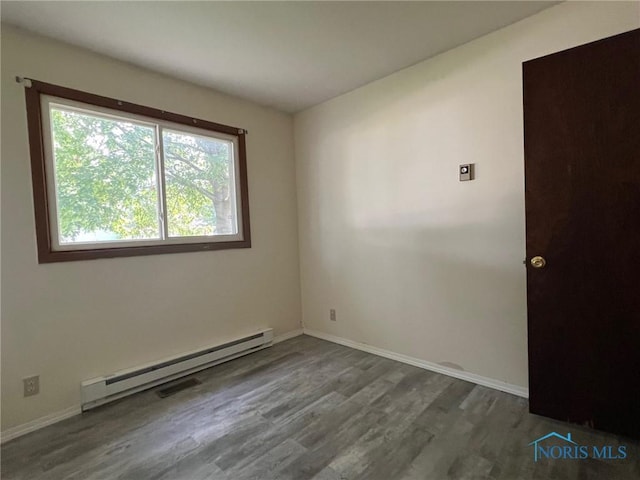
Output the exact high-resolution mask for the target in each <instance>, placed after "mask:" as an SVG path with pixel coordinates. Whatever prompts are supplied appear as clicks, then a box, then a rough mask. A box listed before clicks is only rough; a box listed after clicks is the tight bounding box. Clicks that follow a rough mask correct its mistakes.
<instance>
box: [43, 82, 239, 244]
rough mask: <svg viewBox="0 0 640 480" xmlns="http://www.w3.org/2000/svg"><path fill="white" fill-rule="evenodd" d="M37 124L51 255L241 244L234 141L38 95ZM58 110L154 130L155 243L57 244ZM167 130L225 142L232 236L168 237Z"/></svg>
mask: <svg viewBox="0 0 640 480" xmlns="http://www.w3.org/2000/svg"><path fill="white" fill-rule="evenodd" d="M40 102H41V112H42V116H41V122H42V135H43V147H44V159H45V169H46V183H47V196H48V205H49V226H50V240H51V249H52V250H53V251H61V252H62V251H76V250H95V249H108V248H114V249H117V248H122V247H144V246H154V245H183V244H191V243H193V244H196V243H216V242H230V241H242V240H244V232H243V225H244V222H243V218H242V214H243V209H242V198H241V195H240V194H239V193H240V192H241V184H240V175H239V174H238V172H239V171H240V159H239V151H240V148H239V145H238V137H237V136H233V135H228V134H225V133H222V132H212V131H211V130H205V129H201V128H198V127H192V126H189V125H184V124H180V123H175V122H170V121H166V120H162V119H157V118H151V117H146V116H143V115H136V114H133V113H129V112H124V111H120V110H113V109H109V108H105V107H100V106H96V105H92V104H88V103H83V102H79V101H75V100H70V99H66V98H61V97H56V96H52V95H41V97H40ZM52 106H56V107H60V108H61V109H63V110H68V111H77V112H79V113H86V114H88V115H93V116H96V117H101V118H106V119H110V120H124V121H127V122H131V123H134V124H138V125H142V126H146V127H151V128H154V129H155V141H156V146H155V147H156V148H155V150H156V152H155V153H156V164H155V173H156V188H157V192H158V208H157V211H158V219H159V234H160V235H159V236H160V238H158V239H140V240H131V239H127V240H109V241H91V242H73V243H61V242H60V235H59V227H58V218H59V209H58V202H57V192H56V185H55V183H56V182H55V158H54V151H53V150H54V149H53V132H52V125H51V116H50V112H51V107H52ZM165 129H166V130H171V131H174V132H178V133H185V134H191V135H197V136H201V137H205V138H211V139H214V140H221V141H225V142H229V144H230V145H231V148H232V154H233V169H232V171H231V172H230V181H231V183H232V184H233V185H234V189H233V192H232V194H233V196H234V198H233V201H232V206H233V209H232V210H233V211H232V214H233V215H234V216H235V218H236V227H237V233H235V234H220V235H203V236H187V237H172V236H169V233H168V232H169V226H168V225H167V212H166V195H165V193H166V192H165V188H164V187H165V174H164V149H163V145H162V138H163V137H162V132H163V130H165Z"/></svg>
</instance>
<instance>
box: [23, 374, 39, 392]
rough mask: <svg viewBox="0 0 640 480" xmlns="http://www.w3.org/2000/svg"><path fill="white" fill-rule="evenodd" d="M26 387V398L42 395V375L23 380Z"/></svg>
mask: <svg viewBox="0 0 640 480" xmlns="http://www.w3.org/2000/svg"><path fill="white" fill-rule="evenodd" d="M22 383H23V385H24V396H25V397H31V396H33V395H37V394H38V393H40V375H34V376H33V377H27V378H23V379H22Z"/></svg>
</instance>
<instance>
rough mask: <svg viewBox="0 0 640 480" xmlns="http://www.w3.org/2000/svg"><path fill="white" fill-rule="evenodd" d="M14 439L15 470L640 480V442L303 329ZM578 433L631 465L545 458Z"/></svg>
mask: <svg viewBox="0 0 640 480" xmlns="http://www.w3.org/2000/svg"><path fill="white" fill-rule="evenodd" d="M195 377H197V378H198V379H199V380H201V381H202V384H200V385H197V386H195V387H192V388H190V389H188V390H183V391H181V392H179V393H177V394H175V395H173V396H170V397H167V398H164V399H161V398H159V397H158V396H157V395H156V393H155V391H154V390H149V391H146V392H142V393H139V394H137V395H134V396H131V397H128V398H126V399H123V400H121V401H119V402H117V403H113V404H110V405H106V406H103V407H101V408H99V409H96V410H93V411H90V412H87V413H85V414H83V415H81V416H77V417H74V418H71V419H68V420H65V421H63V422H60V423H57V424H55V425H52V426H50V427H47V428H44V429H42V430H39V431H37V432H34V433H32V434H29V435H26V436H24V437H21V438H18V439H16V440H13V441H11V442H8V443H7V444H5V445H3V446H2V478H3V479H5V480H12V479H25V480H37V479H48V480H58V479H75V480H87V479H99V480H107V479H109V480H110V479H131V480H146V479H157V480H182V479H184V480H204V479H215V480H245V479H260V480H270V479H278V480H286V479H290V480H305V479H316V480H337V479H348V480H352V479H353V480H355V479H366V480H378V479H379V480H396V479H398V480H417V479H431V480H438V479H481V478H486V479H627V478H628V479H634V480H638V479H640V460H639V459H640V444H639V443H638V442H633V441H631V440H630V439H624V438H619V437H616V436H614V435H608V434H604V433H601V432H594V431H590V430H587V429H585V428H582V427H578V426H575V425H568V424H564V423H561V422H555V421H552V420H548V419H545V418H542V417H537V416H535V415H531V414H529V413H528V412H527V401H526V400H524V399H522V398H518V397H515V396H512V395H509V394H506V393H502V392H498V391H495V390H491V389H489V388H485V387H481V386H476V385H474V384H471V383H467V382H464V381H461V380H456V379H453V378H450V377H447V376H444V375H440V374H436V373H432V372H429V371H426V370H422V369H419V368H416V367H412V366H408V365H405V364H401V363H398V362H395V361H392V360H388V359H385V358H381V357H376V356H374V355H370V354H367V353H364V352H361V351H358V350H353V349H350V348H347V347H343V346H340V345H335V344H332V343H329V342H325V341H322V340H318V339H315V338H312V337H308V336H301V337H297V338H294V339H291V340H288V341H286V342H283V343H280V344H278V345H275V346H274V347H272V348H269V349H266V350H262V351H260V352H257V353H254V354H252V355H249V356H246V357H243V358H240V359H237V360H234V361H232V362H229V363H226V364H223V365H219V366H216V367H214V368H211V369H209V370H206V371H203V372H200V373H198V374H196V375H195ZM551 431H558V432H559V433H562V434H566V433H567V432H571V433H572V435H573V438H574V440H576V441H578V442H579V443H580V444H584V445H604V444H611V445H614V446H617V445H620V444H624V445H627V453H628V458H627V459H626V460H610V461H604V460H594V459H588V460H552V459H544V460H541V461H538V462H537V463H536V462H534V461H533V451H532V447H528V446H527V444H528V443H529V442H531V441H533V440H534V439H536V438H538V437H540V436H542V435H544V434H546V433H549V432H551Z"/></svg>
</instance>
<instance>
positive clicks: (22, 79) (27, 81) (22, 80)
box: [16, 76, 31, 88]
mask: <svg viewBox="0 0 640 480" xmlns="http://www.w3.org/2000/svg"><path fill="white" fill-rule="evenodd" d="M16 82H17V83H22V84H24V86H25V87H26V88H31V79H30V78H26V77H19V76H16Z"/></svg>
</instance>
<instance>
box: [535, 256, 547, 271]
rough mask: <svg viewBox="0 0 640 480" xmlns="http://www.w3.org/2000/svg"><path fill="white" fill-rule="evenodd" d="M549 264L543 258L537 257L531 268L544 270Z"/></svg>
mask: <svg viewBox="0 0 640 480" xmlns="http://www.w3.org/2000/svg"><path fill="white" fill-rule="evenodd" d="M546 264H547V261H546V260H545V259H544V258H542V257H541V256H536V257H533V258H532V259H531V266H532V267H533V268H542V267H544V266H545V265H546Z"/></svg>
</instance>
